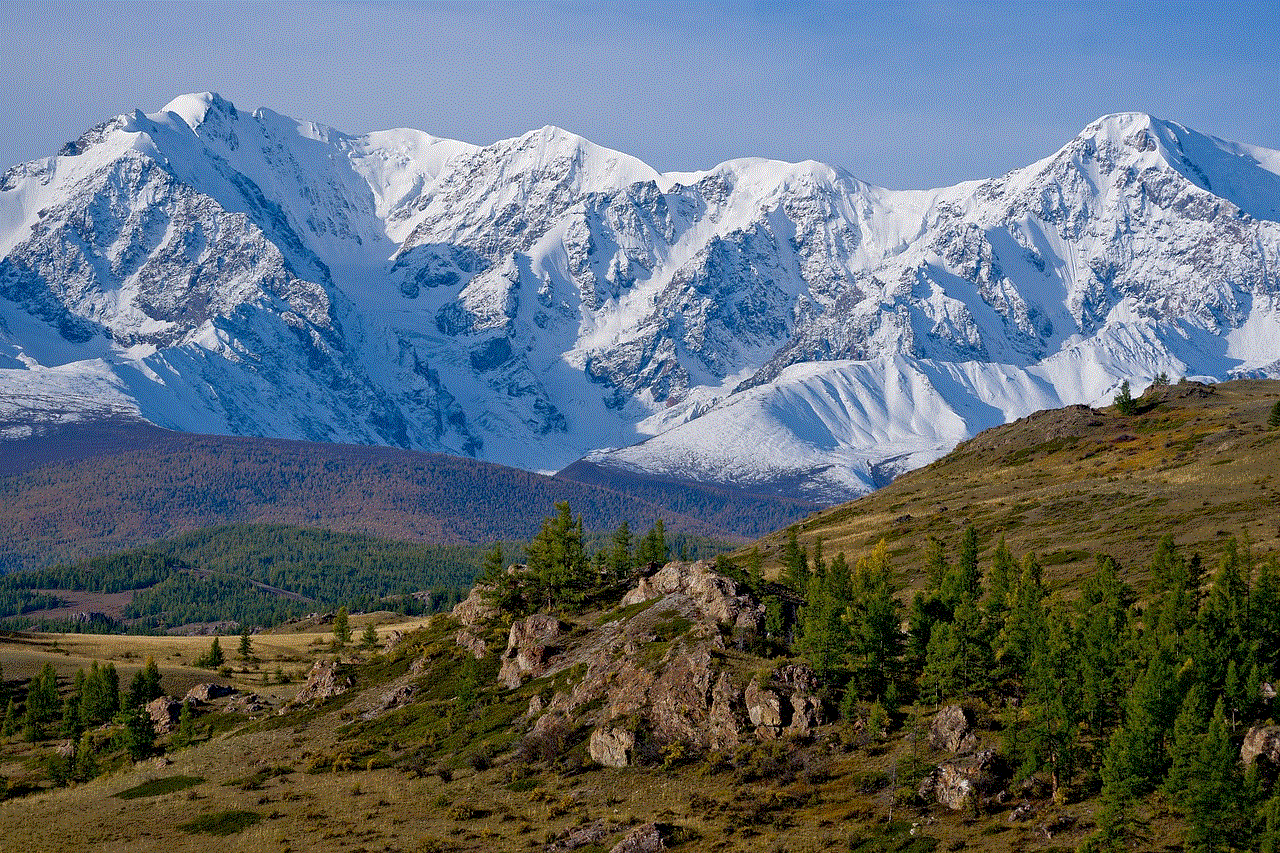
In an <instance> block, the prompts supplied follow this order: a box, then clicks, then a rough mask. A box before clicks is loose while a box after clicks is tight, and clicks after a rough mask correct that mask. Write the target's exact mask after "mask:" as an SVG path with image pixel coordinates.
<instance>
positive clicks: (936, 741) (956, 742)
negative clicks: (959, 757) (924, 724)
mask: <svg viewBox="0 0 1280 853" xmlns="http://www.w3.org/2000/svg"><path fill="white" fill-rule="evenodd" d="M976 744H977V737H976V736H975V735H974V733H973V717H972V715H971V714H970V713H969V712H968V711H967V710H965V709H964V708H962V707H960V706H959V705H948V706H947V707H945V708H943V709H942V710H941V711H939V712H938V713H937V714H935V715H934V718H933V722H932V723H930V725H929V745H930V746H932V747H933V748H934V749H945V750H947V751H948V752H967V751H968V750H970V749H973V747H974V746H975V745H976Z"/></svg>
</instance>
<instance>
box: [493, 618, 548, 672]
mask: <svg viewBox="0 0 1280 853" xmlns="http://www.w3.org/2000/svg"><path fill="white" fill-rule="evenodd" d="M560 637H561V633H560V620H559V619H556V618H555V617H554V616H548V615H547V614H545V613H535V614H533V615H532V616H526V617H525V618H524V619H517V620H516V621H515V622H512V623H511V631H510V632H509V633H508V635H507V650H506V651H505V652H503V655H502V669H500V670H499V671H498V680H499V681H501V682H502V683H503V684H504V685H505V686H506V687H507V688H508V689H511V690H514V689H515V688H517V687H519V686H520V682H521V681H522V680H523V679H524V678H525V676H530V677H533V678H537V677H538V676H539V675H542V674H543V672H545V671H546V666H547V661H548V660H550V658H551V657H552V655H554V654H555V653H556V651H557V650H558V645H557V644H558V642H559V640H560Z"/></svg>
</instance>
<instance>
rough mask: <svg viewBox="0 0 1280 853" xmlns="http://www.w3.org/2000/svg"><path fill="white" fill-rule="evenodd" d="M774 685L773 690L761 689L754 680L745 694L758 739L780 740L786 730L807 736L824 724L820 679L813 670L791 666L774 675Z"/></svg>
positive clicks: (749, 716) (800, 666)
mask: <svg viewBox="0 0 1280 853" xmlns="http://www.w3.org/2000/svg"><path fill="white" fill-rule="evenodd" d="M772 684H773V685H774V686H772V687H761V686H760V684H759V683H758V682H757V681H756V680H754V679H753V680H752V682H751V683H750V684H748V685H747V689H746V691H744V693H743V700H744V701H745V703H746V706H747V718H748V719H750V720H751V724H752V725H754V726H755V727H756V736H757V737H760V738H766V739H767V738H774V737H777V736H778V735H779V734H781V733H782V732H783V730H784V727H785V730H786V731H787V732H788V733H790V734H795V735H800V736H804V735H807V734H809V733H810V732H811V731H812V730H813V728H814V726H819V725H822V703H821V702H819V701H818V697H817V695H816V693H817V689H818V679H817V676H815V675H814V674H813V670H811V669H809V667H807V666H804V665H799V664H788V665H787V666H784V667H782V668H781V669H779V670H778V672H777V673H775V674H774V678H773V681H772ZM779 693H782V694H785V696H786V698H785V699H783V698H782V696H780V695H779Z"/></svg>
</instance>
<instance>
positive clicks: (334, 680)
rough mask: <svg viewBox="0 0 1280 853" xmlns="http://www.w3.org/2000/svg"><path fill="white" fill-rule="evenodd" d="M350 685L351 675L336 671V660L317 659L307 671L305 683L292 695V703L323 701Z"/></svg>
mask: <svg viewBox="0 0 1280 853" xmlns="http://www.w3.org/2000/svg"><path fill="white" fill-rule="evenodd" d="M350 687H351V677H350V676H346V675H342V674H341V673H339V672H338V662H337V661H333V660H318V661H316V662H315V663H314V664H312V666H311V670H310V671H309V672H308V673H307V683H306V684H304V685H302V689H301V690H299V691H298V695H297V696H295V697H293V702H292V704H294V705H305V704H308V703H312V702H323V701H324V700H325V699H330V698H332V697H334V696H338V695H340V694H342V693H346V692H347V690H348V689H349V688H350Z"/></svg>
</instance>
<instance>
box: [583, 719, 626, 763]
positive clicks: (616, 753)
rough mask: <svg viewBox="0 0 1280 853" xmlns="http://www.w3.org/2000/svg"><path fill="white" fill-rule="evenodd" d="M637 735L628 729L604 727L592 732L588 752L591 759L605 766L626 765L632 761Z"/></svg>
mask: <svg viewBox="0 0 1280 853" xmlns="http://www.w3.org/2000/svg"><path fill="white" fill-rule="evenodd" d="M635 746H636V736H635V734H633V733H632V732H629V731H627V730H626V729H619V728H603V729H596V730H595V731H593V732H592V733H591V740H590V741H589V742H588V743H587V752H588V753H589V754H590V755H591V760H592V761H594V762H595V763H596V764H603V765H604V766H605V767H626V766H627V765H628V764H630V763H631V756H632V752H633V750H634V749H635Z"/></svg>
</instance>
